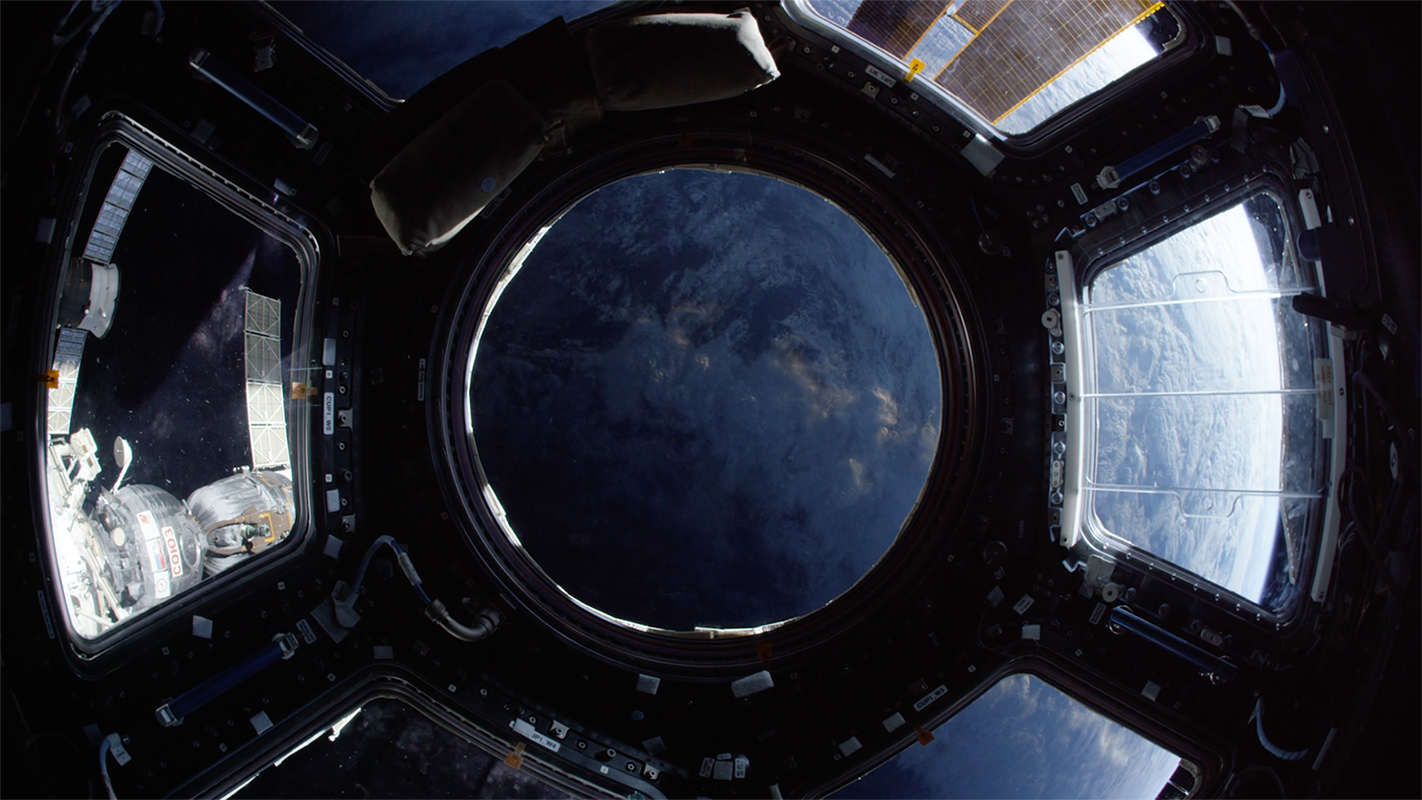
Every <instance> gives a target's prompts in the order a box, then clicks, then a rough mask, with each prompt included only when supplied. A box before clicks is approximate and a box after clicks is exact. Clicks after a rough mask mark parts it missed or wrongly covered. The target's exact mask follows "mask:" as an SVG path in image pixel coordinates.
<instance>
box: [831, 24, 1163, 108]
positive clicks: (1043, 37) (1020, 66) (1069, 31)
mask: <svg viewBox="0 0 1422 800" xmlns="http://www.w3.org/2000/svg"><path fill="white" fill-rule="evenodd" d="M996 3H997V0H967V2H965V3H964V4H963V8H961V9H959V10H958V12H957V14H956V15H955V16H956V17H958V18H960V19H961V18H962V17H963V15H964V13H967V14H970V15H975V16H974V17H973V18H974V19H978V20H981V19H982V17H983V15H984V14H985V13H986V12H987V11H988V10H990V9H991V7H992V6H993V5H995V4H996ZM865 5H870V4H869V3H865ZM1162 5H1163V3H1161V2H1158V0H1051V2H1044V1H1043V0H1016V1H1015V2H1013V1H1012V0H1009V1H1008V2H1007V3H1006V5H1005V6H1004V7H1002V8H1000V9H999V10H998V11H997V13H996V14H995V15H994V16H993V17H991V19H990V21H987V22H986V23H985V24H984V26H983V27H982V28H980V29H978V30H977V34H976V35H975V36H974V37H973V39H972V41H970V42H968V44H967V46H966V47H964V48H963V49H962V50H961V51H959V53H958V55H957V56H955V57H954V58H953V59H952V60H951V61H949V62H948V65H947V66H946V67H944V68H943V71H942V72H940V73H938V76H937V77H936V78H934V82H935V83H937V84H938V85H939V86H942V87H943V88H944V89H947V90H948V91H949V92H952V93H953V94H954V95H956V96H957V97H958V98H959V99H960V100H962V101H964V102H965V103H967V104H968V105H969V106H971V107H972V108H974V109H976V110H977V111H978V113H980V114H982V115H983V116H984V117H987V118H988V119H990V120H992V121H993V122H994V123H996V122H999V121H1000V120H1001V119H1002V118H1003V117H1005V116H1007V115H1008V114H1010V113H1012V111H1014V110H1015V109H1016V108H1017V107H1018V106H1020V105H1022V103H1023V102H1025V101H1026V100H1027V99H1028V98H1029V97H1031V96H1032V95H1034V94H1036V93H1037V92H1038V91H1040V90H1041V89H1042V87H1044V86H1046V85H1047V84H1049V83H1051V82H1052V81H1053V80H1055V79H1056V78H1057V77H1058V76H1059V75H1061V74H1062V73H1063V72H1065V71H1066V70H1068V69H1069V68H1071V67H1072V66H1073V65H1075V64H1076V63H1077V62H1079V61H1081V60H1082V59H1083V58H1085V57H1086V56H1088V55H1090V54H1091V53H1092V52H1094V51H1095V50H1096V49H1097V48H1099V47H1100V46H1101V45H1103V44H1105V43H1106V42H1107V41H1108V40H1110V39H1111V37H1113V36H1115V35H1116V34H1118V33H1120V32H1121V31H1123V30H1125V29H1126V28H1129V27H1131V26H1132V25H1134V24H1135V23H1137V22H1139V21H1140V20H1142V19H1144V18H1145V17H1147V16H1149V15H1150V14H1152V13H1154V12H1155V10H1156V9H1158V8H1160V7H1161V6H1162ZM975 6H981V7H982V8H980V9H979V8H975ZM856 16H857V15H856Z"/></svg>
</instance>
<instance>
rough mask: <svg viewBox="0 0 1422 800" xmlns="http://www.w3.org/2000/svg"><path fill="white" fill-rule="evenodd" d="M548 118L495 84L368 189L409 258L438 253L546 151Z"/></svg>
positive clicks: (418, 141)
mask: <svg viewBox="0 0 1422 800" xmlns="http://www.w3.org/2000/svg"><path fill="white" fill-rule="evenodd" d="M545 127H546V126H545V123H544V120H543V117H542V116H541V115H540V114H539V113H538V111H537V110H535V109H534V107H533V105H532V104H531V103H529V101H528V100H527V99H525V98H524V96H523V95H522V94H520V93H519V92H518V90H516V89H514V87H513V86H512V85H510V84H509V83H508V82H507V81H501V80H496V81H490V82H488V83H486V84H485V85H484V86H482V87H480V88H479V89H478V90H477V91H475V92H474V93H473V94H471V95H469V96H468V97H467V98H465V99H464V100H463V101H461V102H460V103H459V104H458V105H456V106H455V107H454V108H452V109H450V110H449V112H448V113H446V114H445V115H444V116H442V117H440V118H439V120H438V121H437V122H435V123H434V124H433V125H431V126H430V127H429V128H428V129H427V130H425V131H424V132H423V133H421V134H420V135H419V136H417V137H415V139H414V140H413V141H411V142H410V143H409V144H408V145H406V146H405V148H404V149H403V150H401V151H400V152H399V153H398V154H397V155H396V156H395V157H394V158H393V159H391V160H390V163H389V164H387V165H386V166H385V169H383V170H381V171H380V174H378V175H376V176H375V179H374V180H372V181H371V182H370V188H371V193H370V202H371V205H373V206H374V207H375V214H376V216H377V217H379V218H380V222H381V224H382V225H384V226H385V231H386V233H388V234H390V238H391V239H393V240H395V243H396V244H397V245H399V246H400V250H401V251H402V252H404V253H405V254H406V255H409V254H411V253H416V252H426V251H430V250H434V249H437V248H438V247H439V246H440V245H443V244H444V243H445V242H447V241H448V240H449V239H451V238H453V236H454V235H455V234H456V233H458V232H459V231H460V229H462V228H463V227H464V226H465V225H467V224H468V223H469V221H470V220H472V219H473V218H474V216H475V215H477V214H478V213H479V212H480V211H481V210H483V208H484V206H486V205H488V203H489V201H490V200H493V199H494V198H495V197H497V196H498V195H499V193H500V192H502V191H503V190H504V189H505V188H506V187H507V186H508V185H509V184H510V183H511V182H512V181H513V179H514V178H516V177H518V175H519V174H520V173H522V172H523V170H524V168H525V167H527V166H528V165H529V164H530V163H531V162H532V161H533V160H534V159H535V158H537V157H538V153H539V151H540V150H542V149H543V145H544V143H545V142H546V141H547V137H546V136H545V134H544V130H545Z"/></svg>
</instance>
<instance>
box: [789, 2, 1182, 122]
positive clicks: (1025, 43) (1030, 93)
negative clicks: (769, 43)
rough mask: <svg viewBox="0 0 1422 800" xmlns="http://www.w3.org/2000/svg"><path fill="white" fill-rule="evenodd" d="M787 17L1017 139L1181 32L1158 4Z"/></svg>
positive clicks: (830, 6)
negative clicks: (848, 46)
mask: <svg viewBox="0 0 1422 800" xmlns="http://www.w3.org/2000/svg"><path fill="white" fill-rule="evenodd" d="M787 7H788V8H790V10H791V12H792V14H793V15H794V16H795V18H796V19H797V20H798V21H800V22H801V23H803V24H806V25H809V26H810V27H812V28H815V29H817V30H819V32H821V33H823V34H826V35H828V36H830V37H832V38H835V39H837V40H840V41H841V43H844V44H850V45H851V46H853V47H854V48H855V49H856V50H860V51H862V54H865V55H869V56H871V57H873V58H875V60H878V61H880V62H881V63H882V64H885V65H887V66H889V67H890V72H891V73H892V74H888V75H884V74H882V73H880V74H878V75H875V74H874V71H871V73H870V76H866V77H872V78H875V79H878V80H880V81H882V82H887V83H889V84H892V83H893V82H894V81H896V80H912V81H913V85H914V86H915V87H919V86H922V87H923V89H922V90H921V91H923V92H924V94H925V95H926V96H928V97H932V98H934V99H936V100H937V101H939V103H940V105H947V106H949V107H951V108H955V109H957V110H958V111H960V112H966V113H967V114H968V115H969V116H971V117H973V118H975V119H976V120H978V121H979V122H980V123H983V124H985V125H987V126H991V128H992V129H993V130H995V131H997V132H998V133H999V134H1001V135H1003V136H1020V135H1023V134H1026V133H1029V132H1031V131H1033V130H1035V129H1036V128H1037V127H1039V126H1040V125H1042V124H1043V123H1044V122H1046V121H1048V120H1050V119H1052V118H1054V117H1055V116H1056V115H1057V114H1058V113H1059V112H1061V111H1063V110H1064V109H1066V108H1067V107H1069V106H1071V105H1073V104H1074V103H1076V102H1077V101H1079V100H1082V99H1084V98H1086V97H1090V96H1091V95H1093V94H1096V93H1097V92H1100V91H1101V90H1103V89H1105V88H1107V87H1108V86H1111V85H1112V84H1113V83H1115V82H1116V81H1118V80H1120V79H1121V78H1123V77H1125V76H1126V75H1129V74H1131V73H1133V72H1135V71H1137V70H1138V69H1140V68H1142V67H1147V66H1149V65H1153V64H1158V63H1159V62H1160V60H1161V57H1162V56H1164V55H1165V54H1166V53H1167V52H1169V51H1170V50H1172V49H1174V48H1175V47H1177V46H1178V45H1180V44H1181V43H1182V42H1184V41H1185V39H1186V33H1187V31H1186V26H1185V24H1184V22H1183V21H1182V20H1181V18H1180V17H1179V16H1177V15H1176V14H1175V12H1173V11H1171V10H1170V9H1169V8H1168V7H1167V6H1166V5H1165V4H1164V3H1162V2H1159V0H1104V1H1102V2H1091V3H1088V2H1084V1H1083V0H1070V1H1069V2H1051V3H1042V2H1018V3H1014V2H1011V0H911V1H910V2H895V3H884V2H872V1H871V2H864V0H791V2H790V3H788V4H787Z"/></svg>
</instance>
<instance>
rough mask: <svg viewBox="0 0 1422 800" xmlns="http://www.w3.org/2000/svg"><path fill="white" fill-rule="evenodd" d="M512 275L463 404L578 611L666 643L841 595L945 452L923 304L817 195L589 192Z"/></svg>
mask: <svg viewBox="0 0 1422 800" xmlns="http://www.w3.org/2000/svg"><path fill="white" fill-rule="evenodd" d="M521 258H522V260H521V262H517V261H516V262H515V263H514V264H513V265H512V266H511V267H510V277H509V278H507V283H506V285H505V286H504V287H503V289H502V292H496V293H495V295H494V300H493V301H492V308H490V309H486V314H488V318H487V322H486V323H485V324H484V326H483V329H482V331H481V332H480V333H479V335H478V336H477V337H476V339H475V341H474V345H473V352H472V353H471V358H472V359H473V363H472V367H471V371H470V379H469V384H468V386H469V398H468V410H469V414H470V421H471V422H470V427H471V429H472V433H473V437H474V442H475V446H476V449H477V454H478V460H479V464H480V466H481V469H482V472H483V475H484V477H485V479H486V480H487V482H488V486H487V488H486V489H485V494H486V496H487V497H488V499H489V501H490V502H491V504H493V505H495V506H496V507H499V508H501V509H502V514H500V515H499V518H500V520H501V522H502V523H503V524H504V525H505V533H506V534H507V535H508V536H509V537H510V538H511V539H512V540H513V542H515V543H516V544H517V545H519V546H520V547H521V548H522V551H523V552H524V553H525V554H526V555H527V556H528V557H529V558H531V559H532V560H533V561H534V562H535V563H536V564H537V565H538V566H539V567H541V568H542V569H543V571H544V572H545V573H546V574H547V575H548V577H549V578H550V579H551V580H552V581H553V582H555V583H556V584H557V585H558V586H559V587H561V588H562V590H563V591H565V592H567V593H568V594H569V595H571V596H572V597H573V598H575V599H576V600H577V601H579V602H581V603H582V604H584V605H586V606H589V607H591V608H593V609H596V610H597V611H600V612H602V613H604V614H606V615H609V616H611V617H613V618H616V619H619V620H624V621H629V622H633V623H637V624H639V625H647V626H653V627H656V628H664V629H670V630H691V629H694V628H752V627H758V626H763V625H767V624H771V623H776V622H780V621H784V620H788V619H792V618H795V617H799V616H802V615H805V614H808V613H809V612H812V611H814V610H816V609H818V608H821V607H823V606H825V605H826V604H828V603H829V602H831V601H832V600H834V599H835V598H836V597H838V596H839V595H840V594H842V593H844V592H845V591H846V590H847V589H849V588H850V587H851V586H852V585H854V583H855V582H856V581H858V580H859V579H860V578H861V577H862V576H863V575H864V574H865V573H866V572H868V571H869V570H870V569H871V568H872V567H873V566H874V564H875V563H876V562H878V561H879V559H880V558H881V557H882V556H883V555H884V553H885V552H886V551H887V550H888V548H889V547H890V546H891V545H892V544H893V542H894V540H895V538H896V537H897V536H898V534H899V531H900V529H901V528H902V527H903V525H904V523H905V521H906V520H907V519H908V517H909V515H910V514H911V512H912V511H913V509H914V507H915V505H916V503H917V502H918V498H919V495H920V493H921V492H922V490H923V487H924V483H925V481H926V479H927V477H928V473H929V468H930V466H931V464H932V461H933V457H934V453H935V450H936V448H937V445H938V437H939V433H938V429H939V424H940V415H941V408H942V400H943V398H942V389H941V381H940V377H939V368H938V360H937V357H936V353H935V349H934V342H933V338H932V336H931V334H930V333H929V329H928V324H927V321H926V319H925V317H924V314H923V313H922V311H921V310H920V309H919V306H918V303H917V298H916V295H915V293H914V292H913V290H911V289H910V288H909V287H908V286H907V285H906V283H905V280H904V278H903V277H902V276H901V274H900V272H899V271H898V270H897V269H896V268H895V266H894V264H893V263H892V262H891V261H890V260H889V258H888V257H887V256H886V255H885V254H884V252H883V251H882V250H881V249H880V247H879V246H878V245H877V244H876V243H875V242H874V240H873V239H871V238H870V237H869V235H868V234H866V233H865V231H864V229H863V228H862V227H860V225H859V224H858V223H857V222H856V221H855V220H854V219H852V218H851V217H849V216H848V215H846V214H845V213H844V212H843V211H841V210H840V209H839V208H838V207H837V206H835V205H833V204H832V203H830V202H828V201H827V200H825V199H824V198H823V197H821V196H820V195H818V194H815V193H813V192H810V191H807V190H805V189H802V188H800V187H798V186H795V185H792V184H789V183H786V182H783V181H780V180H777V179H774V178H769V177H765V176H762V175H758V174H750V173H742V172H717V171H709V170H704V169H672V170H668V171H665V172H660V173H655V174H646V175H640V176H636V177H632V178H626V179H623V180H620V181H617V182H615V183H612V184H609V185H607V186H604V187H603V188H601V189H599V190H597V191H596V192H594V193H592V194H591V195H588V196H587V197H585V198H584V199H583V200H582V201H581V202H579V203H578V204H577V205H575V206H574V207H573V208H572V209H571V210H569V211H567V212H566V213H565V214H563V216H562V217H561V218H559V219H558V220H557V221H556V222H555V223H554V224H553V225H552V226H551V227H550V228H548V229H546V230H545V231H544V233H543V235H542V237H541V238H539V239H537V240H535V242H533V243H531V247H529V248H525V249H524V251H523V253H522V254H521Z"/></svg>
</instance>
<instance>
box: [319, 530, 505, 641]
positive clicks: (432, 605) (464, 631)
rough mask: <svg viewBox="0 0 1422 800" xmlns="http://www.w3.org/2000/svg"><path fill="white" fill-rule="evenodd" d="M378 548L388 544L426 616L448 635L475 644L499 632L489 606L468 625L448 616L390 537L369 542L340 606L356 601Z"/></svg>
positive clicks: (397, 543) (412, 564) (493, 611)
mask: <svg viewBox="0 0 1422 800" xmlns="http://www.w3.org/2000/svg"><path fill="white" fill-rule="evenodd" d="M381 545H389V546H390V549H392V550H394V551H395V556H396V558H397V560H398V561H399V562H400V570H401V571H402V572H404V573H405V577H406V578H407V579H408V580H409V581H410V585H411V586H413V587H415V591H416V592H419V594H420V599H421V600H423V601H424V603H425V616H426V617H429V618H430V619H431V620H433V621H434V622H435V623H436V624H438V625H439V626H440V627H441V628H444V629H445V631H447V632H448V633H449V635H450V636H453V637H454V638H456V639H459V640H461V641H465V642H477V641H479V640H480V639H485V638H488V637H489V636H490V635H491V634H493V632H494V631H495V630H497V629H498V627H499V621H500V617H499V612H498V611H497V610H495V609H494V608H492V607H490V608H486V609H483V610H482V611H480V612H479V613H478V614H476V615H475V618H474V624H473V625H472V626H471V625H465V624H463V623H461V622H459V621H458V620H456V619H455V618H454V617H453V616H451V615H450V613H449V609H448V608H446V607H445V605H444V603H441V602H440V601H439V600H432V599H430V596H429V594H428V593H426V592H425V587H424V586H423V581H421V580H420V574H419V573H418V572H416V571H415V565H414V563H413V562H412V561H410V556H409V554H408V553H406V552H405V550H404V548H402V547H400V544H399V542H396V541H395V538H394V537H393V536H388V535H385V536H378V537H376V539H375V541H374V542H371V543H370V547H369V548H368V549H367V550H366V551H365V555H364V556H363V557H362V558H361V560H360V568H359V569H358V570H356V577H355V583H353V584H352V585H351V588H350V589H349V590H347V593H346V597H345V599H344V600H341V601H340V603H344V604H346V605H350V604H352V603H354V602H355V599H356V596H357V594H359V592H360V586H361V584H362V583H363V582H364V581H365V571H366V569H368V568H369V567H370V560H371V559H372V558H374V557H375V551H377V550H379V549H380V547H381Z"/></svg>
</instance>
